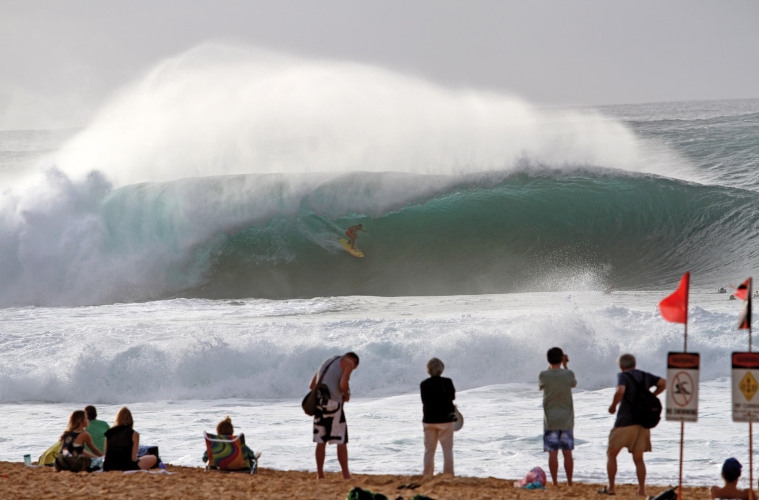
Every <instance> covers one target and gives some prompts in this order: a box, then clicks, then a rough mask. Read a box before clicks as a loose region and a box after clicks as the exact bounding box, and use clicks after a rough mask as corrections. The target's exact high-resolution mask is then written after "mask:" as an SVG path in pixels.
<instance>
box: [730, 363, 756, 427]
mask: <svg viewBox="0 0 759 500" xmlns="http://www.w3.org/2000/svg"><path fill="white" fill-rule="evenodd" d="M732 360H733V377H732V378H733V421H734V422H759V397H755V396H756V393H757V392H759V382H757V378H759V352H734V353H733V357H732Z"/></svg>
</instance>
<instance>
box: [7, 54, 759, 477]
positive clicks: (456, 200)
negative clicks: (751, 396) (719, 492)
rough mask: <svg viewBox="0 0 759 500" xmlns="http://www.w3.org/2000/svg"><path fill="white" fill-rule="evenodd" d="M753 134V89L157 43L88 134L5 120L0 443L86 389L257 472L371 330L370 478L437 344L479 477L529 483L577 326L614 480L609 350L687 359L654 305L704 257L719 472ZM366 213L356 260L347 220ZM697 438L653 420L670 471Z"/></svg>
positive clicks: (400, 446) (360, 424)
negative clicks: (550, 78) (620, 91)
mask: <svg viewBox="0 0 759 500" xmlns="http://www.w3.org/2000/svg"><path fill="white" fill-rule="evenodd" d="M757 137H759V100H756V99H754V100H738V101H719V102H688V103H659V104H647V105H628V106H605V107H583V108H578V107H575V108H544V107H539V106H536V105H533V104H530V103H527V102H525V101H523V100H520V99H518V98H516V97H514V96H510V95H506V94H502V93H496V92H490V91H482V90H477V89H451V88H444V87H440V86H438V85H435V84H434V83H432V82H427V81H424V80H423V79H421V78H418V77H415V76H408V75H401V74H398V73H393V72H390V71H387V70H385V69H382V68H377V67H372V66H367V65H361V64H357V63H349V62H339V61H337V62H336V61H321V60H306V59H302V58H297V57H293V56H287V55H281V54H273V53H269V52H264V51H260V50H254V49H249V48H242V47H230V46H220V45H206V46H202V47H199V48H197V49H194V50H192V51H189V52H187V53H184V54H180V55H178V56H176V57H175V58H172V59H170V60H167V61H163V62H161V63H160V64H158V65H157V66H156V67H155V68H153V69H152V70H151V71H149V72H148V73H146V74H145V75H143V76H142V77H141V78H138V79H137V80H136V81H134V82H132V83H130V84H128V85H126V86H124V87H123V88H122V89H120V90H118V91H117V92H115V93H114V95H113V96H112V99H110V100H109V102H107V103H105V104H104V106H103V108H102V109H101V110H100V112H99V113H98V114H97V116H95V117H94V119H93V120H92V122H91V123H90V124H88V125H87V126H86V127H83V128H78V129H72V130H52V131H51V130H36V131H23V130H9V131H0V186H1V187H0V324H1V325H2V331H1V332H0V360H2V362H1V363H0V381H1V383H0V408H2V412H3V415H4V416H5V418H4V419H3V420H4V421H3V422H0V435H2V436H3V438H2V445H0V459H1V460H13V461H18V460H20V459H21V457H22V456H23V454H25V453H30V454H32V456H33V457H36V456H37V455H39V454H40V453H41V452H42V451H44V449H46V448H47V447H48V446H49V445H50V444H52V442H54V441H55V440H56V439H57V437H58V436H59V435H60V433H61V432H62V431H63V429H64V428H65V425H66V420H67V418H68V415H69V414H70V413H71V411H73V410H74V409H79V408H82V407H83V406H84V405H86V404H95V405H96V406H97V407H98V409H99V411H100V415H101V418H103V419H105V420H107V421H112V420H113V417H114V416H115V413H116V411H117V410H118V409H119V408H120V407H121V406H122V405H128V406H129V407H130V409H132V411H133V413H134V415H135V427H136V429H137V430H138V431H140V433H141V435H142V440H143V441H144V442H146V443H151V444H156V445H158V446H159V447H160V450H161V454H162V458H163V459H164V460H165V461H166V462H168V463H169V464H178V465H190V466H202V465H203V464H202V462H201V460H200V457H201V455H202V451H203V441H202V431H203V430H213V428H214V427H215V425H216V423H217V422H218V421H219V420H221V419H222V418H224V417H225V416H226V415H230V416H231V417H232V420H233V422H234V423H235V427H236V429H238V430H239V431H242V432H244V433H245V434H246V437H247V441H248V442H249V443H250V444H251V445H252V447H253V448H254V449H255V450H256V451H261V452H263V454H264V455H263V458H262V462H261V464H262V466H264V467H273V468H277V469H299V470H312V469H313V468H314V465H313V444H312V443H311V442H310V434H311V432H310V420H309V419H308V417H306V416H305V415H304V414H303V413H302V411H301V410H300V407H299V401H300V399H301V398H302V397H303V395H304V394H305V391H306V389H307V384H308V381H309V380H310V378H311V375H312V374H313V371H314V369H315V368H316V367H317V366H318V364H319V363H320V362H321V360H323V359H324V358H326V357H328V356H329V355H332V354H334V353H340V352H345V351H348V350H353V351H355V352H357V353H358V354H359V355H360V356H361V364H360V366H359V368H358V370H357V371H356V372H355V374H354V376H353V380H352V392H353V395H354V397H353V398H352V400H351V402H350V403H349V405H348V406H347V408H346V413H347V416H348V421H349V423H350V433H351V442H350V445H349V450H350V456H351V468H352V470H353V472H356V473H408V472H412V473H413V472H414V471H418V472H421V458H422V453H423V452H422V450H423V445H422V433H421V402H420V400H419V395H418V385H419V382H421V380H423V379H424V378H425V377H426V373H425V371H424V367H425V364H426V361H427V359H429V358H430V357H432V356H436V357H439V358H441V359H442V360H443V361H444V362H445V364H446V371H445V375H446V376H449V377H451V378H452V379H453V381H454V384H455V385H456V388H457V390H458V393H457V403H458V405H459V408H460V409H461V411H462V412H463V413H464V415H465V418H466V423H465V427H464V429H463V430H462V431H461V432H459V433H457V435H456V440H455V447H454V450H455V460H456V472H457V474H461V475H471V476H495V477H504V478H517V477H521V476H523V475H524V473H525V472H526V470H528V469H529V468H531V467H532V466H535V465H540V466H542V467H544V468H545V467H546V456H545V454H544V453H543V452H542V445H541V442H542V410H541V397H542V396H541V393H540V391H538V390H537V374H538V372H539V371H540V370H541V369H543V367H544V366H545V364H546V362H545V351H546V350H547V349H548V348H550V347H552V346H554V345H557V346H560V347H562V348H563V349H564V350H565V351H566V352H567V353H568V354H569V356H570V367H571V368H572V369H573V370H574V371H575V373H576V375H577V378H578V381H579V385H578V388H577V389H576V391H575V393H574V400H575V412H576V424H575V436H576V440H577V447H576V449H575V461H576V467H575V477H576V479H577V480H580V481H593V482H603V481H604V480H605V444H606V438H607V434H608V431H609V429H610V428H611V426H612V425H613V417H612V416H611V415H609V414H608V412H607V408H608V405H609V403H610V402H611V398H612V393H613V388H612V386H613V385H614V383H615V380H616V379H615V377H616V372H617V368H616V358H617V357H618V356H619V355H620V354H622V353H624V352H632V353H633V354H635V355H636V356H637V358H638V364H639V367H640V368H642V369H644V370H647V371H651V372H653V373H656V374H659V375H665V371H666V370H665V369H666V356H667V353H668V352H673V351H675V352H676V351H681V350H682V349H683V340H684V339H683V327H682V325H675V324H670V323H667V322H665V321H664V320H663V319H662V318H661V316H660V315H659V312H658V310H657V307H656V304H657V303H658V301H660V300H661V299H662V298H664V296H666V295H668V294H669V293H671V292H672V291H673V290H674V289H675V288H676V287H677V284H678V281H679V278H680V276H682V273H683V272H685V271H691V273H692V280H691V287H692V289H691V301H690V310H689V318H690V323H689V325H688V350H689V351H691V352H699V353H700V354H701V371H700V380H701V387H700V398H699V400H700V411H699V420H698V422H697V423H693V424H690V423H689V424H686V426H685V436H686V447H685V467H684V473H685V480H686V481H687V482H688V483H689V484H712V483H715V482H716V481H717V480H718V479H719V465H720V464H721V463H722V461H723V460H724V459H725V458H726V457H728V456H736V457H737V458H738V459H739V460H741V461H742V462H743V463H744V465H746V464H748V456H747V455H748V426H747V424H738V423H733V422H732V421H731V420H730V408H731V403H730V384H731V381H730V353H731V352H733V351H743V350H747V348H748V333H747V332H745V331H738V330H736V324H737V321H738V316H739V314H740V310H741V306H742V304H741V303H740V301H731V300H728V297H729V295H730V294H729V293H726V294H723V293H717V290H718V289H719V288H726V289H727V290H728V292H729V291H731V288H730V287H731V285H737V284H739V283H741V282H743V281H744V280H745V279H746V278H747V277H749V276H751V275H752V273H755V271H756V269H757V264H759V250H757V248H758V247H757V245H756V238H757V232H758V231H759V226H758V224H759V222H757V221H759V217H757V216H759V213H757V210H758V208H757V207H759V203H757V202H759V193H758V191H759V182H757V177H756V175H755V172H756V164H757V159H759V140H757ZM355 223H362V224H364V227H366V228H367V229H368V233H366V234H364V233H361V236H360V239H359V242H358V243H359V247H360V248H361V249H362V250H363V251H364V252H365V254H366V257H365V258H364V259H355V258H353V257H351V256H350V255H348V254H347V253H345V252H344V251H343V249H342V248H341V247H340V246H339V244H338V242H337V237H338V236H339V235H340V234H341V233H342V229H343V228H344V227H347V226H348V225H352V224H355ZM19 429H24V431H23V433H19V431H18V430H19ZM679 439H680V425H679V423H674V422H663V423H662V424H660V425H659V427H657V428H656V429H655V430H654V431H653V446H654V451H653V452H652V453H650V454H647V457H646V459H647V464H648V465H649V467H648V476H649V482H650V483H652V484H675V483H676V482H677V472H678V458H679V455H678V454H679ZM624 455H625V454H623V456H621V459H620V470H619V473H618V480H621V481H625V482H632V481H634V467H633V465H632V463H631V461H629V460H627V456H624ZM327 468H328V470H337V469H338V467H337V464H336V458H335V456H334V453H332V450H330V452H328V455H327ZM562 474H563V472H562Z"/></svg>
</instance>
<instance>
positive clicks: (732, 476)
mask: <svg viewBox="0 0 759 500" xmlns="http://www.w3.org/2000/svg"><path fill="white" fill-rule="evenodd" d="M742 468H743V466H742V465H741V463H740V462H739V461H738V460H736V459H734V458H728V459H727V460H725V463H724V464H722V479H724V480H725V485H724V486H723V487H721V488H720V487H719V486H712V487H711V494H712V498H725V499H727V498H736V499H740V500H748V497H749V490H742V489H739V488H738V478H739V477H741V469H742Z"/></svg>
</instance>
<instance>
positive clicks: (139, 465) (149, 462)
mask: <svg viewBox="0 0 759 500" xmlns="http://www.w3.org/2000/svg"><path fill="white" fill-rule="evenodd" d="M133 425H134V420H133V419H132V412H131V411H129V408H127V407H126V406H125V407H123V408H122V409H120V410H119V412H118V413H117V414H116V422H115V424H114V426H113V427H111V428H110V429H108V430H107V431H106V432H105V460H104V462H103V470H104V471H110V470H139V469H150V468H151V467H153V466H154V465H155V464H156V463H157V462H158V457H156V456H155V455H143V456H141V457H140V458H139V459H137V450H138V449H139V447H140V434H139V433H138V432H137V431H135V430H134V429H132V426H133Z"/></svg>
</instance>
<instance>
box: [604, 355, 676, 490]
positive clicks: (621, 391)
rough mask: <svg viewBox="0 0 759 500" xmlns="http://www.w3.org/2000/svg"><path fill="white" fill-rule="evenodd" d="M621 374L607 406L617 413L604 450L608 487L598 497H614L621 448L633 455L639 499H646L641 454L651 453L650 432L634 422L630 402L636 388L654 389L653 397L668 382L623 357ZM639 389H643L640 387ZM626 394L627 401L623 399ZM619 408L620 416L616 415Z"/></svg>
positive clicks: (633, 398) (629, 357)
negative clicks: (641, 497)
mask: <svg viewBox="0 0 759 500" xmlns="http://www.w3.org/2000/svg"><path fill="white" fill-rule="evenodd" d="M618 363H619V369H620V370H621V372H620V373H618V374H617V390H616V392H615V393H614V399H613V400H612V402H611V405H610V406H609V413H611V414H612V415H613V414H614V413H617V420H616V421H615V422H614V428H613V429H612V430H611V432H610V433H609V447H608V448H607V450H606V473H607V474H608V476H609V486H607V487H604V488H602V489H601V490H599V491H598V492H599V493H606V494H608V495H613V494H614V493H615V491H614V478H615V477H616V475H617V455H618V454H619V452H620V451H622V448H627V450H628V451H629V452H630V453H632V456H633V462H635V472H636V475H637V476H638V495H642V496H645V495H646V464H645V463H644V462H643V453H645V452H647V451H651V429H646V428H644V427H643V426H641V425H639V424H638V423H637V422H636V421H635V417H634V416H633V408H632V405H633V401H635V393H636V391H637V390H639V388H638V386H643V387H645V388H646V390H648V389H650V388H651V387H653V386H656V390H655V391H654V394H660V393H662V392H663V391H664V389H665V388H666V387H667V381H666V380H664V379H663V378H660V377H657V376H656V375H652V374H650V373H648V372H644V371H641V370H637V369H636V368H635V356H633V355H632V354H623V355H622V356H620V357H619V361H618ZM640 389H642V387H640ZM625 394H627V397H625ZM617 406H619V412H617Z"/></svg>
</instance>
